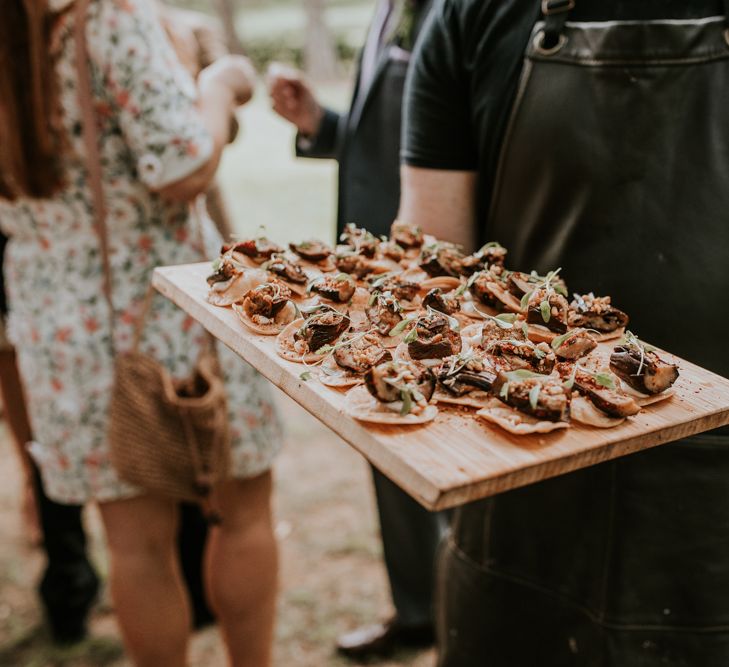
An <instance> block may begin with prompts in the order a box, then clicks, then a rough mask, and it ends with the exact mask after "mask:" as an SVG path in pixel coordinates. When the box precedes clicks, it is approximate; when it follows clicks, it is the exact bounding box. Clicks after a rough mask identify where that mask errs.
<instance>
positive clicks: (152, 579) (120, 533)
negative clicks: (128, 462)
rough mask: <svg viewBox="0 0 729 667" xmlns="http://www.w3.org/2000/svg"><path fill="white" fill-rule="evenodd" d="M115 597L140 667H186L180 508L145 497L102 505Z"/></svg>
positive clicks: (186, 616) (187, 621)
mask: <svg viewBox="0 0 729 667" xmlns="http://www.w3.org/2000/svg"><path fill="white" fill-rule="evenodd" d="M100 509H101V516H102V518H103V520H104V527H105V529H106V536H107V542H108V545H109V551H110V555H111V576H110V586H111V595H112V598H113V600H114V605H115V608H116V614H117V617H118V619H119V626H120V628H121V632H122V636H123V638H124V643H125V645H126V647H127V650H128V652H129V654H130V657H131V658H132V660H133V661H134V664H135V666H136V667H161V666H162V665H164V667H184V665H185V664H186V653H187V639H188V636H189V633H190V612H189V609H188V603H187V597H186V595H185V591H184V588H183V586H182V579H181V574H180V568H179V564H178V562H177V557H176V552H175V539H176V531H177V506H176V503H175V502H174V501H172V500H168V499H165V498H160V497H153V496H141V497H137V498H132V499H130V500H120V501H116V502H110V503H102V504H100Z"/></svg>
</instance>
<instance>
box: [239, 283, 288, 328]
mask: <svg viewBox="0 0 729 667" xmlns="http://www.w3.org/2000/svg"><path fill="white" fill-rule="evenodd" d="M290 299H291V290H290V289H289V288H288V287H287V286H286V285H284V284H283V283H281V282H278V281H277V280H276V281H273V280H272V281H271V282H268V283H263V285H258V287H254V288H253V289H252V290H250V291H249V292H248V293H247V294H246V295H245V296H244V297H243V310H245V312H246V315H248V317H250V318H253V317H254V316H256V315H257V316H258V317H265V318H267V319H269V320H272V319H273V318H274V317H276V315H277V314H278V313H279V312H280V311H281V310H282V309H283V307H284V306H285V305H286V304H287V303H288V302H289V300H290Z"/></svg>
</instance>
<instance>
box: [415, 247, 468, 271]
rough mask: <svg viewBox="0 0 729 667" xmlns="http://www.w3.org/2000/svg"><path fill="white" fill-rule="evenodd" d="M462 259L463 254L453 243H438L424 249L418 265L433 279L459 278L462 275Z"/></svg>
mask: <svg viewBox="0 0 729 667" xmlns="http://www.w3.org/2000/svg"><path fill="white" fill-rule="evenodd" d="M462 259H463V253H462V252H461V250H460V248H459V247H458V246H456V245H453V244H452V243H436V244H434V245H432V246H428V247H426V248H423V249H422V251H421V252H420V258H419V260H418V264H419V265H420V268H421V269H423V271H425V272H426V273H427V274H428V275H429V276H431V277H433V278H437V277H438V276H453V277H456V278H457V277H458V276H459V275H461V266H460V262H461V260H462Z"/></svg>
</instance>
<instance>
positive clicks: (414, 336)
mask: <svg viewBox="0 0 729 667" xmlns="http://www.w3.org/2000/svg"><path fill="white" fill-rule="evenodd" d="M402 340H403V342H404V343H414V342H415V341H416V340H418V327H413V328H412V329H411V330H410V332H409V333H408V335H407V336H405V338H403V339H402Z"/></svg>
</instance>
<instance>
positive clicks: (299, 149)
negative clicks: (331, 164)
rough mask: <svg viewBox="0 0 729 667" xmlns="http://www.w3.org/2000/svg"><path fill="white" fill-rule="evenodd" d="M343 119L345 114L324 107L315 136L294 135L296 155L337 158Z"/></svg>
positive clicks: (344, 119)
mask: <svg viewBox="0 0 729 667" xmlns="http://www.w3.org/2000/svg"><path fill="white" fill-rule="evenodd" d="M345 121H346V115H344V114H338V113H337V112H336V111H332V110H331V109H324V115H323V116H322V119H321V124H320V125H319V131H318V132H317V133H316V135H315V136H313V137H306V136H304V135H302V134H297V135H296V156H297V157H309V158H327V159H331V160H336V159H338V158H339V143H340V142H339V134H340V123H343V122H345Z"/></svg>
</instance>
